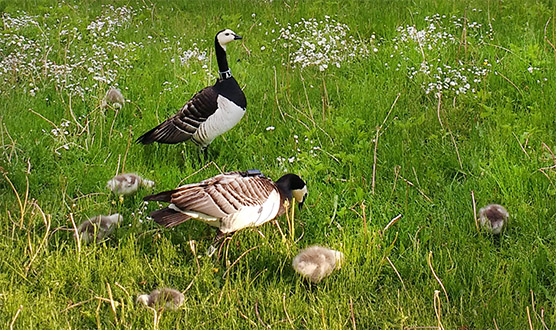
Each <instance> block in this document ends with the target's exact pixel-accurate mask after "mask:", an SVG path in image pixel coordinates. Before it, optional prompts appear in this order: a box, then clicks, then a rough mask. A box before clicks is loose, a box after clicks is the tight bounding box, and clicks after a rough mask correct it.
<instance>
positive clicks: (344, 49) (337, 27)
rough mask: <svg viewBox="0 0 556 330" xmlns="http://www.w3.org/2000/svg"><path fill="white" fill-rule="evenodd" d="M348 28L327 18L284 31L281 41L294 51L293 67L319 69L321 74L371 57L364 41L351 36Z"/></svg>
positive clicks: (309, 21) (304, 22)
mask: <svg viewBox="0 0 556 330" xmlns="http://www.w3.org/2000/svg"><path fill="white" fill-rule="evenodd" d="M349 31H350V28H349V26H348V25H346V24H343V23H340V22H337V21H336V20H334V19H332V18H330V17H329V16H325V17H324V19H323V20H317V19H315V18H309V19H301V21H299V22H297V23H295V24H293V25H291V24H288V25H287V26H286V27H282V28H281V29H280V31H279V32H280V36H279V37H278V39H277V41H278V42H279V43H280V45H281V46H282V47H283V48H285V49H287V50H289V51H290V54H289V56H290V59H289V64H290V65H291V66H292V67H296V66H299V67H301V68H305V67H307V66H317V67H318V68H319V70H320V71H324V70H326V69H328V67H329V66H336V67H338V68H339V67H340V66H341V63H342V62H347V61H351V60H354V59H357V58H364V57H367V56H368V54H369V50H368V49H367V47H366V45H365V44H364V43H362V42H361V41H359V40H357V39H355V38H354V37H353V36H351V35H349V34H348V33H349Z"/></svg>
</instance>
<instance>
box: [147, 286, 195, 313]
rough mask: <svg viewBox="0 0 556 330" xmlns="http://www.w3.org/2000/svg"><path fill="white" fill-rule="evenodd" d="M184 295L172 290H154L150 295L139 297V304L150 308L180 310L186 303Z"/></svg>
mask: <svg viewBox="0 0 556 330" xmlns="http://www.w3.org/2000/svg"><path fill="white" fill-rule="evenodd" d="M184 300H185V297H184V295H183V293H181V292H179V291H178V290H174V289H170V288H162V289H156V290H153V291H152V292H151V293H150V294H142V295H139V296H138V297H137V303H142V304H144V305H145V306H149V307H163V308H169V309H172V310H176V309H178V308H179V307H180V306H181V305H182V304H183V302H184Z"/></svg>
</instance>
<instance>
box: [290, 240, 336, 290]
mask: <svg viewBox="0 0 556 330" xmlns="http://www.w3.org/2000/svg"><path fill="white" fill-rule="evenodd" d="M343 261H344V254H343V253H342V252H340V251H336V250H331V249H328V248H325V247H322V246H317V245H314V246H310V247H308V248H306V249H304V250H302V251H301V252H299V254H298V255H297V256H296V257H295V258H294V259H293V262H292V266H293V268H294V269H295V271H296V272H298V273H299V274H301V275H302V276H303V277H305V278H307V279H308V280H309V281H311V282H313V283H318V282H320V281H322V279H323V278H325V277H327V276H328V275H330V274H331V273H332V271H333V270H334V269H339V268H340V267H341V265H342V263H343Z"/></svg>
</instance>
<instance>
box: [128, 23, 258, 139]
mask: <svg viewBox="0 0 556 330" xmlns="http://www.w3.org/2000/svg"><path fill="white" fill-rule="evenodd" d="M238 39H241V37H240V36H238V35H237V34H235V33H234V32H233V31H232V30H229V29H226V30H222V31H220V32H218V33H217V34H216V37H215V41H214V44H215V48H216V59H217V61H218V69H219V75H220V77H219V78H218V80H217V81H216V83H215V84H214V85H213V86H209V87H206V88H203V89H202V90H201V91H199V92H197V94H195V95H194V96H193V98H191V100H189V102H187V103H186V104H185V105H184V106H183V107H182V108H181V110H180V111H179V112H178V113H177V114H175V115H174V116H172V117H170V118H169V119H167V120H166V121H165V122H163V123H162V124H160V125H158V126H157V127H155V128H153V129H152V130H150V131H148V132H147V133H145V134H143V135H142V136H140V137H139V138H138V139H137V142H138V143H142V144H150V143H153V142H158V143H167V144H174V143H179V142H183V141H186V140H189V139H192V140H193V142H195V143H196V144H197V145H199V146H200V147H201V149H202V150H204V149H206V148H207V147H208V145H209V144H210V143H211V142H212V140H214V139H215V138H216V137H217V136H219V135H221V134H224V133H226V132H227V131H229V130H230V129H231V128H232V127H234V126H235V125H236V124H237V123H238V122H239V121H240V120H241V118H242V117H243V115H244V114H245V108H246V107H247V100H246V99H245V95H244V94H243V91H242V90H241V87H240V86H239V84H238V83H237V81H236V80H235V79H234V77H233V76H232V73H231V71H230V68H229V67H228V60H227V59H226V45H227V44H228V43H229V42H231V41H233V40H238Z"/></svg>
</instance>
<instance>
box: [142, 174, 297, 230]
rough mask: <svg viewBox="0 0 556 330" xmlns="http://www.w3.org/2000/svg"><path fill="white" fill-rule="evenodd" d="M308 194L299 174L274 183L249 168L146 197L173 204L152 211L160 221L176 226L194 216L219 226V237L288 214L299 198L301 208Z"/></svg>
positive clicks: (166, 224) (150, 199) (284, 177)
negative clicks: (287, 208) (290, 206)
mask: <svg viewBox="0 0 556 330" xmlns="http://www.w3.org/2000/svg"><path fill="white" fill-rule="evenodd" d="M306 195H307V186H306V185H305V182H303V180H301V178H300V177H299V176H297V175H295V174H286V175H284V176H282V177H281V178H280V179H278V181H276V182H273V181H272V180H270V179H268V178H267V177H265V176H264V174H262V173H261V172H260V171H258V170H249V171H246V172H228V173H224V174H219V175H217V176H214V177H212V178H209V179H206V180H204V181H201V182H199V183H192V184H186V185H184V186H181V187H179V188H177V189H174V190H170V191H164V192H161V193H159V194H156V195H151V196H146V197H145V198H144V200H145V201H161V202H167V203H170V205H168V207H165V208H163V209H161V210H158V211H154V212H152V213H151V214H150V215H151V217H152V218H153V219H154V220H155V221H156V222H157V223H158V224H161V225H163V226H166V227H173V226H177V225H179V224H181V223H183V222H185V221H187V220H189V219H191V218H193V219H197V220H200V221H203V222H205V223H207V224H209V225H211V226H213V227H216V228H218V229H219V234H218V235H217V238H218V237H219V236H220V235H222V234H224V235H225V234H227V233H232V232H235V231H237V230H240V229H243V228H246V227H254V226H260V225H262V224H264V223H266V222H268V221H270V220H273V219H274V218H276V217H278V216H280V215H282V214H284V212H285V211H286V210H285V205H284V204H285V203H286V201H287V202H292V199H295V200H296V201H297V202H298V203H299V207H300V208H301V207H302V205H303V202H304V200H305V197H306Z"/></svg>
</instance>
